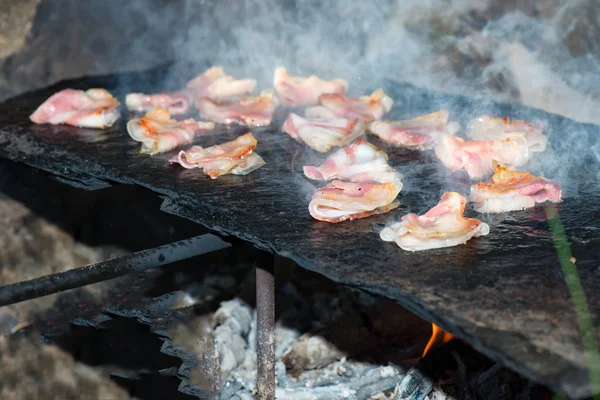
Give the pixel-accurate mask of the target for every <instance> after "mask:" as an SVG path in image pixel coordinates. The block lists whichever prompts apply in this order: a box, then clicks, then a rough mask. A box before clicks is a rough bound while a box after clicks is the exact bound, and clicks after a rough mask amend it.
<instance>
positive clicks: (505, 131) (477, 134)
mask: <svg viewBox="0 0 600 400" xmlns="http://www.w3.org/2000/svg"><path fill="white" fill-rule="evenodd" d="M466 133H467V136H468V137H469V138H471V139H473V140H498V139H500V140H501V139H506V138H508V137H509V136H512V135H523V136H525V139H527V145H528V147H529V151H532V152H542V151H544V150H546V145H547V144H548V138H547V137H546V136H544V124H543V123H542V122H541V121H536V122H534V123H530V122H527V121H521V120H513V121H511V120H510V118H493V117H490V116H489V115H482V116H480V117H478V118H476V119H474V120H472V121H471V122H469V124H468V125H467V132H466Z"/></svg>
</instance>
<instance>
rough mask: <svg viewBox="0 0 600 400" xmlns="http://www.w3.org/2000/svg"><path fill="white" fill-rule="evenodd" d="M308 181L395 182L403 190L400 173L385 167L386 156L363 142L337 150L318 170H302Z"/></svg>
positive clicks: (309, 168) (313, 168)
mask: <svg viewBox="0 0 600 400" xmlns="http://www.w3.org/2000/svg"><path fill="white" fill-rule="evenodd" d="M304 175H306V177H308V178H309V179H314V180H320V181H326V180H331V179H347V180H350V181H352V182H377V183H394V184H395V185H396V186H398V187H399V189H402V182H401V180H402V178H403V176H402V174H401V173H400V172H398V171H396V170H395V169H394V168H392V167H391V166H390V165H389V164H388V156H387V154H385V153H384V152H383V151H381V150H379V149H378V148H377V147H375V146H373V145H372V144H370V143H368V142H367V140H366V139H364V138H363V139H358V140H357V141H356V142H354V143H353V144H351V145H349V146H346V147H344V148H342V149H339V150H338V151H336V152H335V153H333V154H332V155H330V156H329V157H328V158H327V160H326V161H325V162H324V163H323V164H322V165H321V166H320V167H313V166H306V167H304Z"/></svg>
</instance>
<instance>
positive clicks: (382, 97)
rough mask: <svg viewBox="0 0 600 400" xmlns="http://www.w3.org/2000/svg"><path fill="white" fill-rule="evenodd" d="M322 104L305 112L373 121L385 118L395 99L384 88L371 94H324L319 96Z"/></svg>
mask: <svg viewBox="0 0 600 400" xmlns="http://www.w3.org/2000/svg"><path fill="white" fill-rule="evenodd" d="M319 104H320V106H315V107H309V108H307V109H306V111H305V112H304V115H305V116H307V117H308V118H321V119H333V118H348V119H355V118H360V119H362V120H364V121H372V120H377V119H381V118H383V116H384V115H385V114H387V113H388V112H390V110H391V109H392V107H393V105H394V100H392V98H391V97H389V96H387V95H386V94H385V93H384V91H383V89H377V90H376V91H374V92H373V93H372V94H371V95H370V96H363V97H359V98H356V97H345V96H344V95H342V94H323V95H321V96H320V97H319Z"/></svg>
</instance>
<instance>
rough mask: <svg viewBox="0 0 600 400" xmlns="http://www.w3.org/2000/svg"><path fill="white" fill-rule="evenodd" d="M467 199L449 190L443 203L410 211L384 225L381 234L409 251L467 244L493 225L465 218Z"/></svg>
mask: <svg viewBox="0 0 600 400" xmlns="http://www.w3.org/2000/svg"><path fill="white" fill-rule="evenodd" d="M466 204H467V199H465V198H464V197H463V196H461V195H460V194H458V193H456V192H447V193H444V195H443V196H442V197H441V199H440V202H439V203H438V204H437V205H436V206H435V207H433V208H432V209H430V210H429V211H427V212H426V213H425V214H424V215H421V216H418V215H417V214H407V215H405V216H403V217H402V221H401V222H398V223H395V224H393V225H391V226H388V227H386V228H384V229H383V230H382V231H381V233H380V235H379V236H380V237H381V239H382V240H384V241H386V242H396V243H397V244H398V246H400V248H402V249H403V250H407V251H420V250H429V249H438V248H442V247H452V246H456V245H459V244H464V243H466V242H467V241H468V240H469V239H471V238H472V237H478V236H484V235H487V234H488V233H489V232H490V227H489V226H488V225H487V224H486V223H484V222H481V221H478V220H476V219H471V218H465V217H464V216H463V213H464V211H465V205H466Z"/></svg>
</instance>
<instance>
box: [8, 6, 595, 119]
mask: <svg viewBox="0 0 600 400" xmlns="http://www.w3.org/2000/svg"><path fill="white" fill-rule="evenodd" d="M0 7H1V10H0V11H1V12H0V99H3V98H7V97H9V96H12V95H15V94H17V93H19V92H22V91H26V90H30V89H34V88H39V87H43V86H46V85H48V84H50V83H53V82H56V81H59V80H62V79H65V78H72V77H77V76H82V75H90V74H105V73H111V72H116V71H129V70H139V69H144V68H150V67H152V66H156V65H158V64H162V63H165V62H169V61H172V62H175V63H176V64H177V66H178V67H179V68H178V69H177V73H176V74H175V75H177V76H178V77H181V76H183V77H185V78H191V77H193V76H195V75H196V74H198V73H200V72H202V70H203V68H205V67H206V66H207V65H210V64H221V65H222V66H223V67H225V68H226V69H227V70H231V71H234V72H238V73H241V74H246V75H248V76H252V77H257V78H259V79H262V82H261V83H262V84H263V85H269V84H270V79H271V76H272V73H273V69H274V68H275V67H276V66H277V65H285V66H286V67H287V68H288V70H289V71H290V73H293V74H299V75H301V74H311V73H320V74H322V75H325V76H326V77H332V78H333V77H342V78H345V79H347V80H349V81H350V82H351V89H352V88H355V89H356V88H360V87H361V86H360V85H365V86H369V87H370V88H371V87H373V86H375V85H378V84H380V82H381V80H382V79H384V78H390V79H396V80H401V81H408V82H412V83H414V84H416V85H418V86H423V87H427V88H431V89H434V90H438V91H444V92H450V93H458V94H466V95H468V96H470V97H473V98H480V97H486V98H490V99H494V100H497V101H501V102H515V103H522V104H525V105H529V106H533V107H536V108H541V109H544V110H547V111H550V112H553V113H557V114H562V115H565V116H568V117H571V118H573V119H576V120H579V121H585V122H598V121H599V120H600V117H598V116H597V112H596V110H597V109H598V101H600V100H599V96H600V79H598V74H599V71H600V68H598V67H599V65H600V64H599V61H600V40H598V39H597V38H598V37H600V13H599V12H598V7H599V3H598V1H597V0H572V1H568V2H562V1H557V0H506V1H501V0H446V1H442V0H428V1H420V0H404V1H397V0H372V1H369V2H364V1H358V0H356V1H348V0H331V1H327V2H322V1H319V0H303V1H301V0H220V1H211V0H170V1H169V0H131V1H127V2H123V1H117V0H106V1H86V2H83V1H78V0H4V1H3V2H2V5H0Z"/></svg>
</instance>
